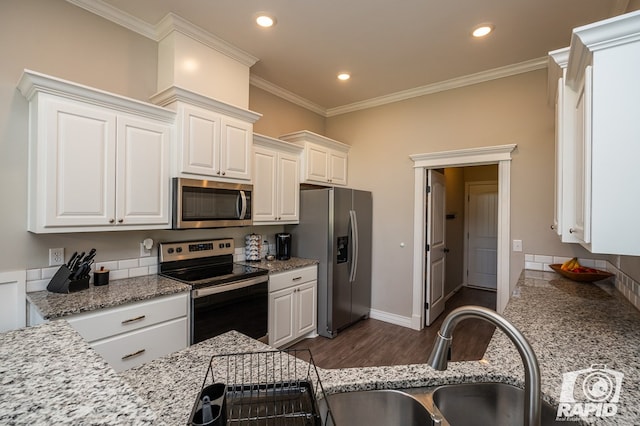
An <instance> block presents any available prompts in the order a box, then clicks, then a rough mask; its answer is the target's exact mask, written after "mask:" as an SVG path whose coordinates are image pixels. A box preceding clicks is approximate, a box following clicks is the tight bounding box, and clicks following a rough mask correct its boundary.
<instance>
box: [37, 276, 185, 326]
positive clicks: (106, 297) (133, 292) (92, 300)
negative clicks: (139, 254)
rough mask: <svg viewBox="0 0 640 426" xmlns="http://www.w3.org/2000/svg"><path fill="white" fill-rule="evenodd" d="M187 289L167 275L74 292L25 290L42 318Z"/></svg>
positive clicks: (116, 304)
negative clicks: (31, 291)
mask: <svg viewBox="0 0 640 426" xmlns="http://www.w3.org/2000/svg"><path fill="white" fill-rule="evenodd" d="M190 289H191V287H190V286H188V285H187V284H183V283H181V282H178V281H175V280H172V279H170V278H166V277H162V276H160V275H146V276H142V277H136V278H125V279H122V280H114V281H110V282H109V284H108V285H103V286H97V287H96V286H94V285H93V284H92V285H90V286H89V288H88V289H86V290H80V291H77V292H75V293H68V294H62V293H51V292H49V291H46V290H44V291H37V292H33V293H27V300H28V301H29V303H31V304H33V305H34V306H35V307H36V308H37V310H38V312H39V313H40V315H42V318H44V319H46V320H53V319H57V318H61V317H64V316H67V315H73V314H79V313H81V312H90V311H94V310H96V309H103V308H109V307H113V306H118V305H122V304H125V303H130V302H138V301H142V300H147V299H153V298H154V297H159V296H166V295H169V294H175V293H182V292H185V291H189V290H190Z"/></svg>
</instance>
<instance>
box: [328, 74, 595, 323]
mask: <svg viewBox="0 0 640 426" xmlns="http://www.w3.org/2000/svg"><path fill="white" fill-rule="evenodd" d="M546 84H547V79H546V70H539V71H534V72H529V73H526V74H520V75H517V76H512V77H508V78H503V79H500V80H494V81H490V82H486V83H482V84H477V85H473V86H468V87H465V88H461V89H456V90H450V91H447V92H441V93H436V94H432V95H428V96H423V97H419V98H414V99H410V100H406V101H403V102H397V103H394V104H389V105H385V106H381V107H377V108H371V109H369V110H364V111H357V112H354V113H350V114H345V115H341V116H337V117H332V118H329V119H328V120H327V136H329V137H331V138H334V139H337V140H342V141H345V142H346V143H348V144H350V145H351V146H352V149H351V152H350V157H349V161H350V163H349V167H350V168H349V184H350V186H353V187H356V188H362V189H368V190H371V191H373V200H374V201H373V202H374V212H373V226H374V235H373V246H374V247H373V301H372V303H373V306H374V308H376V309H379V310H382V311H386V312H392V313H396V314H398V315H404V316H409V315H410V313H411V286H412V279H413V278H412V256H413V254H412V250H411V247H413V185H414V172H413V163H412V161H411V160H410V159H409V155H411V154H419V153H428V152H437V151H447V150H455V149H462V148H471V147H481V146H492V145H503V144H512V143H515V144H517V145H518V148H517V149H516V150H515V151H514V153H513V161H512V165H511V166H512V170H511V185H512V188H511V238H512V239H516V238H517V239H521V240H523V246H524V252H526V253H539V254H556V255H564V256H574V255H578V256H582V257H593V256H591V255H590V254H589V253H588V252H586V250H584V249H582V248H580V247H578V246H573V245H563V244H560V243H559V242H558V239H557V238H556V237H555V235H554V234H553V233H552V232H551V231H550V229H549V225H550V224H551V221H552V216H553V197H552V194H553V167H554V166H553V156H554V127H553V126H554V113H553V110H552V109H551V108H549V107H548V106H547V104H546V96H547V94H546ZM401 243H404V247H401ZM524 252H523V253H512V254H511V265H512V267H511V283H512V284H514V283H515V281H516V279H517V277H518V275H519V274H520V271H521V270H522V268H523V266H524ZM391 265H392V267H390V266H391ZM389 288H393V289H394V290H393V291H389Z"/></svg>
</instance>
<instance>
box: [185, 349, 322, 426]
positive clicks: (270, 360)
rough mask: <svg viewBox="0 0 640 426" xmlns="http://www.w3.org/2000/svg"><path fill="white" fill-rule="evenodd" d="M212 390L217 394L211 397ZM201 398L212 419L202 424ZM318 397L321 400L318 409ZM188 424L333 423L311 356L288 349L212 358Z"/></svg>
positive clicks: (291, 425) (269, 425)
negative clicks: (209, 406) (209, 410)
mask: <svg viewBox="0 0 640 426" xmlns="http://www.w3.org/2000/svg"><path fill="white" fill-rule="evenodd" d="M213 389H218V390H219V393H218V394H217V395H213V394H209V393H210V392H212V390H213ZM215 392H218V391H215ZM205 395H207V399H206V401H207V402H206V404H207V405H208V404H209V400H211V401H212V402H211V404H212V405H211V408H210V409H211V412H212V416H207V417H206V420H203V416H202V409H203V402H202V400H203V397H204V396H205ZM318 399H325V401H323V404H322V408H320V406H319V404H318ZM207 408H208V407H207ZM188 424H189V425H193V426H197V425H204V424H206V425H212V426H335V421H334V419H333V416H332V414H331V410H330V408H329V405H328V401H327V400H326V395H325V393H324V389H323V388H322V383H321V382H320V377H319V375H318V370H317V369H316V366H315V363H314V361H313V357H312V356H311V352H310V351H309V350H308V349H297V350H293V349H292V350H283V351H262V352H243V353H233V354H224V355H214V356H212V357H211V360H210V362H209V368H208V369H207V373H206V376H205V379H204V382H203V384H202V388H201V390H200V392H199V393H198V395H197V397H196V401H195V403H194V405H193V409H192V410H191V416H190V417H189V423H188Z"/></svg>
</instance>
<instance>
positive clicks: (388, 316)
mask: <svg viewBox="0 0 640 426" xmlns="http://www.w3.org/2000/svg"><path fill="white" fill-rule="evenodd" d="M369 318H371V319H375V320H379V321H384V322H387V323H389V324H395V325H399V326H402V327H406V328H414V327H412V322H413V321H412V319H411V318H409V317H405V316H402V315H398V314H392V313H391V312H385V311H379V310H377V309H371V310H370V311H369Z"/></svg>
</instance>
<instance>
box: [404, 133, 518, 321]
mask: <svg viewBox="0 0 640 426" xmlns="http://www.w3.org/2000/svg"><path fill="white" fill-rule="evenodd" d="M515 148H516V145H515V144H510V145H501V146H492V147H482V148H471V149H463V150H458V151H443V152H435V153H426V154H415V155H411V156H410V158H411V159H412V160H413V162H414V172H415V173H414V177H415V179H414V182H415V185H414V236H415V237H414V250H413V302H412V318H411V327H412V328H414V329H416V330H421V329H422V328H423V327H424V320H425V316H426V315H427V312H426V310H425V301H426V294H427V291H428V290H427V289H425V285H424V283H425V277H426V269H425V267H426V262H425V255H424V249H425V244H426V232H425V229H426V214H425V210H426V209H425V202H426V192H425V187H426V173H425V170H429V169H439V168H447V167H466V166H473V165H487V164H497V165H498V221H497V228H498V236H497V248H496V256H497V268H496V289H497V292H496V311H497V312H498V313H502V311H503V310H504V308H505V306H506V304H507V302H508V300H509V264H510V261H509V259H510V257H509V256H510V252H509V238H510V235H509V229H510V203H511V200H510V187H511V186H510V182H511V153H512V152H513V150H514V149H515Z"/></svg>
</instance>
